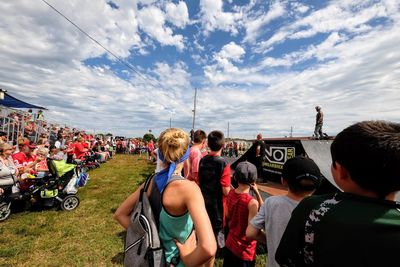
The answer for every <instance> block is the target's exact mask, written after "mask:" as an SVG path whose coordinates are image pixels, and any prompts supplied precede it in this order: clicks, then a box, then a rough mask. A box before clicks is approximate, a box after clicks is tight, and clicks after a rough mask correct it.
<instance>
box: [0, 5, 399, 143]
mask: <svg viewBox="0 0 400 267" xmlns="http://www.w3.org/2000/svg"><path fill="white" fill-rule="evenodd" d="M53 2H54V3H55V5H57V7H59V9H60V10H61V11H62V12H63V13H65V14H66V15H68V16H69V17H71V19H72V20H74V21H75V22H76V23H77V24H79V25H80V26H82V28H83V29H84V30H85V31H87V32H88V33H90V34H91V35H92V36H93V37H95V38H96V39H97V40H99V41H100V42H101V43H102V44H104V45H106V46H107V47H109V48H111V49H112V50H113V51H115V52H116V53H117V54H118V55H120V56H130V57H129V60H132V61H130V62H133V64H136V62H137V61H135V60H137V58H135V56H136V55H137V53H141V54H142V56H141V57H140V58H139V59H140V60H142V62H145V64H143V65H141V66H142V67H140V65H137V71H138V72H139V73H140V74H138V73H135V72H132V71H131V70H129V69H121V65H118V64H119V63H117V62H114V63H112V64H110V65H102V64H101V63H98V64H96V66H95V67H89V66H87V65H85V63H84V60H86V59H90V58H91V57H98V56H101V55H103V54H104V50H102V49H101V48H99V47H98V45H96V44H94V43H93V42H91V41H90V40H89V39H88V38H87V37H85V36H83V35H82V34H80V33H79V31H77V30H76V29H75V28H74V27H73V26H72V25H70V24H69V23H68V22H66V21H65V20H63V19H62V18H61V17H60V16H59V15H57V14H56V13H54V12H53V11H52V10H50V9H49V8H48V7H47V6H46V5H39V4H38V5H35V6H32V4H31V1H22V0H20V1H13V4H12V5H10V4H8V3H7V4H6V2H5V1H0V12H1V13H2V14H3V15H2V19H1V20H0V36H1V45H0V62H6V63H4V64H1V65H0V86H1V87H2V88H4V89H7V90H8V92H9V93H10V94H11V95H14V96H16V97H20V98H21V99H23V100H25V101H28V102H32V103H34V104H38V105H42V106H45V107H47V108H49V109H50V110H49V111H48V112H46V116H47V117H48V118H50V119H51V120H53V121H59V122H62V123H66V124H71V125H75V126H78V127H80V128H84V129H88V130H90V131H92V130H96V132H99V131H109V132H113V133H115V134H120V135H127V136H140V135H143V133H144V132H146V131H147V130H148V129H152V130H153V131H154V133H155V134H156V135H157V134H158V133H159V132H160V131H161V130H163V129H164V128H165V127H168V126H169V118H170V117H171V118H172V125H173V126H176V127H182V128H184V129H185V130H188V128H190V127H191V122H192V117H191V116H192V112H191V110H192V107H193V95H194V92H193V89H192V86H199V90H198V95H197V99H198V108H197V112H196V114H197V117H196V128H203V129H205V130H206V131H207V132H209V131H210V130H214V129H220V130H223V131H225V132H226V128H227V122H228V121H229V122H230V135H231V136H235V137H236V136H238V137H247V138H254V135H255V133H257V132H262V133H263V134H264V135H265V136H266V137H269V136H282V135H288V133H289V131H290V126H294V134H295V135H311V134H312V131H313V124H314V120H315V111H314V106H315V105H317V104H318V105H321V106H322V108H323V110H324V112H325V116H326V118H325V119H326V120H325V126H324V128H325V129H324V130H325V131H326V132H327V133H329V134H334V133H336V132H338V131H339V130H341V129H343V128H344V127H345V126H347V125H348V124H350V123H352V122H355V121H359V120H365V119H387V120H393V121H399V118H400V111H399V109H398V103H400V94H399V88H400V80H399V77H400V65H399V63H398V62H400V54H399V53H398V44H399V43H400V24H399V21H400V19H399V14H400V12H398V11H399V10H398V7H399V3H398V1H389V0H387V1H386V0H385V1H380V2H379V3H376V4H369V3H367V4H365V1H359V2H357V5H358V6H357V8H355V7H354V3H356V2H355V1H345V0H344V1H336V2H333V1H331V2H329V4H330V5H331V6H336V7H338V9H336V10H340V13H339V14H335V12H332V11H330V12H328V11H326V10H325V11H324V12H326V13H325V15H323V16H322V15H321V14H322V13H319V14H320V15H321V16H322V17H321V18H320V19H319V18H318V16H316V15H315V13H316V12H317V11H314V8H312V9H310V10H308V11H305V13H301V10H299V11H296V12H297V13H298V14H297V15H299V14H300V15H299V16H302V18H300V19H296V20H295V21H292V20H290V19H287V17H286V15H282V20H285V22H286V23H287V24H284V25H286V26H284V27H281V28H276V29H271V31H272V30H274V31H275V34H274V35H273V36H272V37H271V38H270V39H269V40H265V39H264V41H266V42H269V44H268V45H267V46H266V47H265V48H264V49H267V50H270V49H272V48H273V47H274V46H275V45H276V44H277V43H279V42H284V41H286V40H288V39H289V38H292V37H293V36H295V37H296V38H300V37H301V38H304V37H306V36H310V35H312V34H313V33H314V32H321V31H323V33H324V34H323V35H320V38H319V41H315V40H310V42H304V43H302V46H301V47H300V48H299V47H296V48H293V47H290V48H293V49H292V50H287V49H286V50H285V49H282V50H281V51H282V52H281V53H269V54H268V56H267V57H262V56H260V55H258V54H257V55H254V56H253V55H251V53H249V52H248V50H247V49H248V45H249V43H245V45H246V47H245V46H244V45H243V39H242V37H243V35H241V34H238V35H237V36H235V38H227V40H226V41H225V43H226V45H225V46H223V47H222V48H221V49H220V50H215V47H218V46H219V45H220V43H216V44H214V43H212V41H213V40H214V39H213V38H214V36H211V37H212V38H209V39H206V40H200V37H199V36H201V37H204V36H202V35H201V31H202V30H205V28H201V26H204V25H206V24H207V23H208V22H207V23H206V22H205V21H203V22H201V21H199V22H197V24H196V23H194V22H193V21H190V22H185V20H184V19H182V18H183V17H185V16H183V17H180V22H177V24H170V23H169V19H170V16H171V14H172V13H173V12H172V11H168V8H167V5H168V4H167V3H168V2H167V1H162V2H159V1H158V2H156V1H145V2H146V4H144V2H143V1H142V2H140V5H139V6H137V5H136V2H132V1H129V0H124V1H122V0H121V1H118V6H119V9H112V8H110V7H109V6H108V5H107V4H105V2H101V1H72V0H71V1H64V2H59V1H53ZM56 2H57V3H56ZM174 3H175V4H174V5H175V7H176V9H178V6H179V5H180V4H179V3H178V2H177V1H175V2H174ZM202 3H203V4H204V3H206V1H204V2H202ZM227 3H228V2H227V1H225V2H224V4H225V5H226V4H227ZM285 3H286V4H285V5H287V6H290V5H291V4H292V3H288V2H285ZM258 4H259V3H258V2H257V1H250V3H249V4H248V5H246V6H242V7H232V6H231V9H228V8H229V6H223V5H222V2H221V1H214V2H213V1H209V2H207V5H209V6H208V9H207V10H208V11H210V12H211V10H212V7H213V5H214V7H215V8H214V10H216V11H215V12H214V13H212V14H214V15H216V14H220V13H226V14H227V16H228V17H231V20H225V21H230V22H231V23H221V21H220V20H219V19H220V18H219V17H218V18H212V22H210V24H207V25H209V28H208V30H207V31H208V32H210V31H217V30H221V31H227V32H231V33H234V32H235V30H236V31H238V30H242V29H244V28H239V27H244V24H241V23H243V22H244V20H242V17H243V18H250V17H251V18H254V19H256V18H260V17H259V16H257V15H255V14H256V13H254V10H255V9H256V8H257V7H258ZM143 6H144V7H143ZM164 6H165V11H163V10H162V8H164ZM138 8H144V9H143V10H138ZM327 8H328V7H327ZM77 9H79V12H76V10H77ZM227 10H230V11H231V12H227ZM251 10H253V11H251ZM302 10H305V9H304V8H303V9H302ZM332 10H333V9H332ZM141 11H143V13H141V14H140V12H141ZM146 12H147V13H146ZM202 12H203V13H201V14H198V16H199V18H201V19H203V18H204V17H203V15H205V13H204V12H205V11H204V10H203V11H202ZM246 12H248V13H246ZM343 14H344V15H343ZM139 15H140V19H139ZM145 15H147V16H145ZM247 15H248V16H247ZM264 15H267V14H264ZM305 15H306V16H305ZM194 16H195V17H196V16H197V15H196V14H195V15H194ZM304 16H305V17H304ZM324 16H325V17H324ZM327 16H329V17H327ZM332 16H333V18H332ZM307 17H309V19H308V20H307V19H306V18H307ZM376 18H378V20H375V19H376ZM279 19H280V18H279ZM286 19H287V20H286ZM337 19H343V20H344V21H346V23H347V24H348V25H349V26H348V27H347V28H346V27H345V26H342V25H343V23H341V22H340V23H341V24H340V25H339V24H337V23H339V22H337V21H336V20H337ZM368 19H369V20H368ZM260 21H261V20H260ZM371 21H374V23H370V22H371ZM376 21H377V22H376ZM382 21H386V22H384V23H382ZM166 22H167V24H166ZM300 22H302V23H300ZM375 22H376V23H375ZM142 23H145V24H146V25H147V26H148V28H146V29H144V28H142V26H143V25H144V24H142ZM202 23H205V24H202ZM296 23H299V24H296ZM318 23H319V24H322V25H314V24H318ZM166 25H167V26H169V27H167V26H166ZM180 25H186V26H187V25H190V29H189V30H188V31H186V29H185V28H186V27H185V26H182V27H185V28H184V29H183V30H180V33H181V34H182V39H180V40H179V39H174V37H175V34H174V32H173V30H174V29H175V28H176V27H181V26H180ZM292 25H295V26H293V27H292V28H291V26H292ZM300 25H301V26H300ZM335 25H336V26H335ZM337 25H339V26H337ZM268 26H269V23H265V24H263V26H262V27H261V28H258V29H259V30H258V31H257V34H260V36H262V31H261V29H263V28H266V27H268ZM143 27H144V26H143ZM191 27H193V28H191ZM187 28H189V27H187ZM256 28H257V27H255V28H254V29H256ZM142 30H143V31H142ZM196 30H197V31H196ZM194 31H196V33H195V34H194V35H195V36H194V37H193V36H192V35H193V32H194ZM246 34H247V33H246ZM257 34H256V35H255V36H257ZM263 36H265V35H263ZM224 37H226V34H225V35H224ZM321 38H322V39H321ZM217 39H218V38H217ZM259 39H260V38H257V40H259ZM218 41H221V40H220V39H219V40H218ZM156 42H160V43H161V44H163V45H172V46H176V47H184V45H187V47H188V49H184V51H183V53H181V54H175V55H173V54H171V55H162V56H163V57H162V59H160V58H157V56H158V55H159V54H160V53H162V52H163V51H160V50H159V51H157V50H156V49H158V48H159V47H158V45H156V44H157V43H156ZM290 42H293V43H295V42H297V40H296V39H291V40H290ZM241 44H242V45H241ZM264 44H265V43H264ZM284 48H286V46H284ZM173 50H174V49H173ZM188 50H190V51H188ZM215 51H217V52H215ZM263 51H265V50H263ZM153 52H155V53H153ZM130 53H132V55H131V54H130ZM249 54H250V55H249ZM181 55H182V56H181ZM191 58H193V60H195V61H196V63H197V64H199V65H200V67H198V66H197V65H194V64H193V62H192V60H191ZM188 59H189V60H188ZM100 62H102V61H100ZM154 62H156V63H154ZM104 64H106V63H104ZM295 65H296V66H295ZM144 66H146V67H144ZM293 66H295V67H296V68H292V67H293ZM201 70H203V71H204V72H201ZM116 72H117V73H120V74H121V75H122V76H123V77H127V78H126V79H127V80H124V79H121V78H119V77H118V76H117V75H116ZM192 84H193V85H192Z"/></svg>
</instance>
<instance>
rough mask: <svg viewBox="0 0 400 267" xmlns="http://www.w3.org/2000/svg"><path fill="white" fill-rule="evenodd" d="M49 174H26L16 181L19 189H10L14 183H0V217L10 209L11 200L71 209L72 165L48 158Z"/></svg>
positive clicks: (73, 205) (74, 187) (76, 201)
mask: <svg viewBox="0 0 400 267" xmlns="http://www.w3.org/2000/svg"><path fill="white" fill-rule="evenodd" d="M47 165H48V167H49V175H47V176H44V177H42V178H36V177H35V176H33V175H28V176H27V177H26V179H24V180H23V181H22V182H20V183H19V192H13V190H12V188H13V187H16V184H15V183H14V184H13V185H8V186H6V187H3V189H4V194H3V195H2V196H0V221H4V220H6V219H7V218H8V217H9V216H10V213H11V204H12V203H13V202H14V201H22V202H23V203H24V204H25V208H26V209H29V208H31V207H33V206H37V207H39V206H41V207H59V208H61V209H62V210H64V211H71V210H74V209H76V208H77V207H78V206H79V202H80V200H79V198H78V196H77V195H76V193H77V192H78V190H77V179H78V178H77V176H76V172H75V167H76V166H75V165H73V164H67V163H65V162H64V161H57V160H52V159H48V160H47Z"/></svg>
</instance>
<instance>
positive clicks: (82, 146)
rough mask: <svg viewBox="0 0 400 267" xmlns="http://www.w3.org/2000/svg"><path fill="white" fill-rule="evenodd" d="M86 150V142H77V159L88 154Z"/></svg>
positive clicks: (75, 149)
mask: <svg viewBox="0 0 400 267" xmlns="http://www.w3.org/2000/svg"><path fill="white" fill-rule="evenodd" d="M84 150H85V144H84V143H75V145H74V153H75V157H76V158H77V159H80V158H82V157H83V156H85V155H86V152H85V151H84Z"/></svg>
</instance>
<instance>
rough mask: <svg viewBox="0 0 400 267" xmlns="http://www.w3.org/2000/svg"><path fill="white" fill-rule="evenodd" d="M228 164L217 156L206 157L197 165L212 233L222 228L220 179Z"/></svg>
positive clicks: (222, 211)
mask: <svg viewBox="0 0 400 267" xmlns="http://www.w3.org/2000/svg"><path fill="white" fill-rule="evenodd" d="M227 165H228V162H227V161H226V160H225V159H224V158H223V157H219V156H213V155H207V156H205V157H203V158H202V159H201V160H200V163H199V186H200V189H201V193H202V194H203V197H204V202H205V206H206V210H207V213H208V217H209V218H210V221H211V225H212V227H213V229H214V231H219V230H221V229H222V227H223V219H224V218H223V216H224V206H223V192H222V186H221V177H222V173H223V172H224V169H225V167H226V166H227Z"/></svg>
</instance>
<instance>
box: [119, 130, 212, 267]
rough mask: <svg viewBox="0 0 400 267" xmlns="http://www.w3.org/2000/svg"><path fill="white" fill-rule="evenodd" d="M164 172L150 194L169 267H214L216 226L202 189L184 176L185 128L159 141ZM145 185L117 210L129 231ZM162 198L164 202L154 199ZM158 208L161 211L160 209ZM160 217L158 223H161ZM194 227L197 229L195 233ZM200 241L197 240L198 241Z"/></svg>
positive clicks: (156, 177)
mask: <svg viewBox="0 0 400 267" xmlns="http://www.w3.org/2000/svg"><path fill="white" fill-rule="evenodd" d="M158 140H159V141H158V142H159V153H158V155H159V157H160V159H161V160H162V161H163V164H164V168H163V171H161V172H159V173H158V174H157V175H156V176H154V177H153V179H152V181H151V183H150V187H149V189H148V191H147V192H146V193H147V194H148V196H149V198H150V203H151V205H152V209H153V211H156V210H160V207H161V212H159V213H157V212H155V214H156V217H158V220H159V233H160V239H161V242H162V245H163V248H164V251H165V257H166V262H167V265H168V266H172V264H173V266H200V265H203V264H205V266H210V267H211V266H213V257H214V255H215V251H216V243H215V239H214V237H213V235H212V227H211V223H210V220H209V218H208V216H207V212H206V209H205V206H204V201H203V197H202V195H201V191H200V189H199V187H198V186H197V185H196V184H194V183H193V182H190V181H188V180H187V179H185V178H184V177H182V176H181V172H182V169H183V165H184V161H185V160H186V159H187V158H188V157H189V142H190V139H189V136H188V134H187V133H185V132H184V131H183V130H181V129H177V128H169V129H167V130H165V131H163V132H162V133H161V134H160V137H159V138H158ZM142 188H143V185H141V186H140V187H139V188H138V189H137V190H136V192H135V193H133V194H132V195H130V196H129V197H128V198H127V199H126V200H125V201H124V202H123V203H122V204H121V206H120V207H119V208H118V209H117V211H116V212H115V214H114V218H115V219H116V220H117V221H118V222H119V223H120V224H121V225H122V226H123V227H124V228H127V227H128V226H129V222H130V215H131V213H132V210H133V208H134V206H135V204H136V202H137V200H138V198H139V193H140V190H141V189H142ZM160 193H162V195H161V203H160V201H159V200H158V202H157V201H154V199H153V198H152V197H154V196H155V195H158V196H159V194H160ZM157 206H158V208H157ZM158 220H157V218H156V221H158ZM194 228H195V229H196V230H194ZM196 239H197V241H196Z"/></svg>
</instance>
